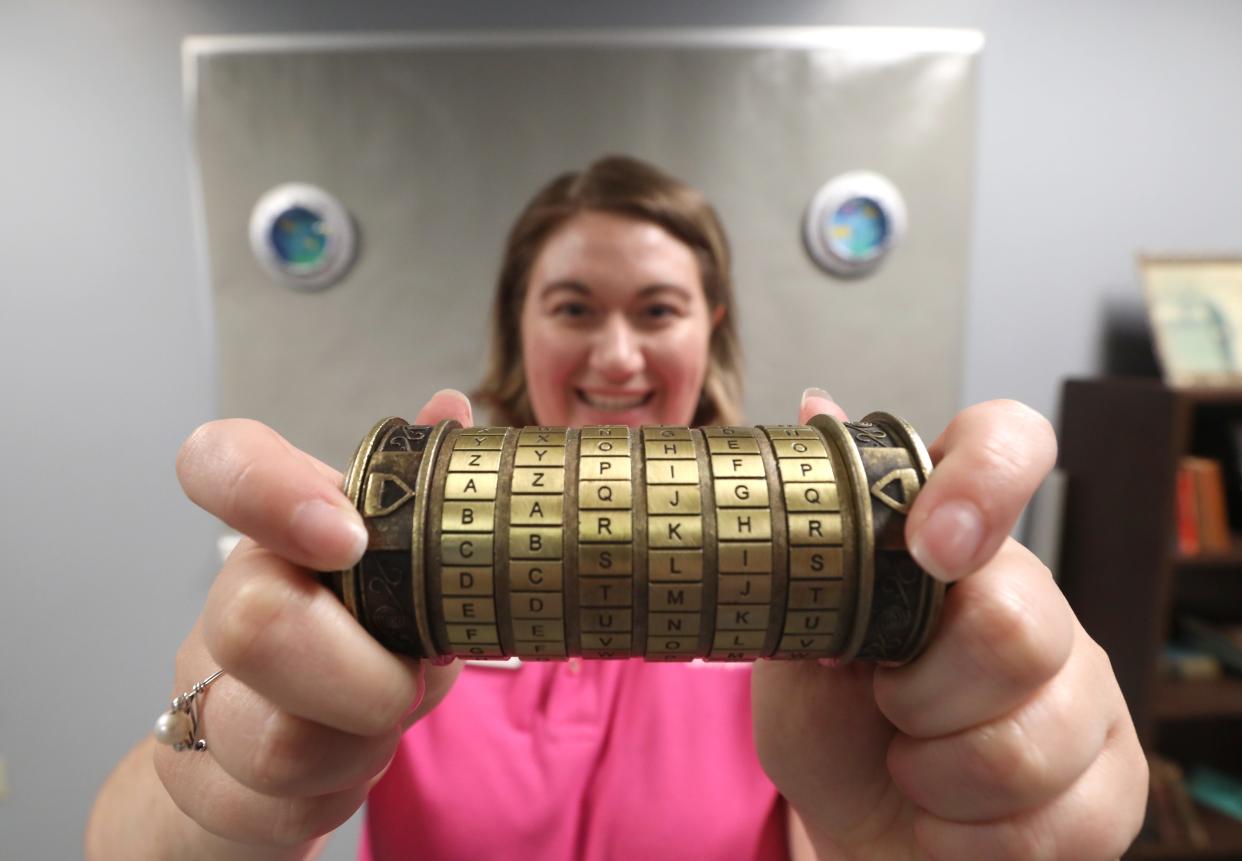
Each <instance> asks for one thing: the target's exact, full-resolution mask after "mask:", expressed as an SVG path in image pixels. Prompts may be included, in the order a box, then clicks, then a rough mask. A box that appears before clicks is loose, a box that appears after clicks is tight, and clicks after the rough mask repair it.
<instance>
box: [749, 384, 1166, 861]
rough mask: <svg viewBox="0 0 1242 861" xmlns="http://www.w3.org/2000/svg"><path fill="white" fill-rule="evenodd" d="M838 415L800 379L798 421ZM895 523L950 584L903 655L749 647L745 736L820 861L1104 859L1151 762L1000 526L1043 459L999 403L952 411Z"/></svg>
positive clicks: (1039, 473)
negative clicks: (749, 724)
mask: <svg viewBox="0 0 1242 861" xmlns="http://www.w3.org/2000/svg"><path fill="white" fill-rule="evenodd" d="M816 413H828V414H832V415H836V416H837V417H838V418H841V419H844V418H845V416H844V414H843V413H842V412H841V409H840V407H838V406H837V405H836V404H835V403H833V402H832V401H831V400H827V399H826V398H821V397H819V396H817V395H814V394H810V395H809V396H808V397H806V398H804V402H803V405H802V410H801V415H800V417H799V420H800V421H802V422H805V421H807V420H808V419H809V417H810V416H812V415H815V414H816ZM930 451H931V454H932V458H933V460H934V461H935V462H936V464H937V465H936V469H935V470H934V471H933V473H932V475H931V477H930V478H929V480H928V482H927V484H926V486H925V487H924V488H923V489H922V491H921V492H920V493H919V495H918V498H917V499H916V501H915V504H914V506H913V507H912V509H911V511H910V516H909V520H908V522H907V524H906V527H907V528H906V540H907V542H908V544H909V546H910V548H911V551H912V553H913V554H914V555H915V557H916V559H917V561H918V562H919V563H920V564H921V565H922V566H923V567H924V568H926V569H927V570H928V571H930V572H931V573H932V574H933V575H934V576H936V577H939V578H940V579H943V580H947V581H956V585H955V586H954V587H953V588H952V589H950V590H949V591H948V593H947V595H946V598H945V603H944V609H943V613H942V615H941V620H940V624H939V627H938V630H937V631H936V633H935V635H934V636H933V638H932V640H931V642H930V643H929V644H928V646H927V649H926V650H925V651H924V652H923V654H922V655H920V656H919V657H918V658H917V659H916V660H914V661H912V662H911V663H909V664H906V665H905V666H902V667H896V668H890V667H877V666H875V665H874V664H865V663H853V664H848V665H844V666H839V667H837V666H825V665H821V664H819V663H816V662H814V661H761V662H759V663H758V664H757V665H756V667H755V671H754V683H753V704H754V705H753V708H754V722H755V738H756V745H757V748H758V751H759V756H760V759H761V760H762V762H763V766H764V769H765V770H766V771H767V773H768V775H769V777H771V779H772V781H773V782H774V783H775V784H776V786H777V788H778V789H779V790H780V791H781V793H782V794H783V795H784V796H785V798H786V799H787V800H788V801H789V803H790V805H791V806H792V808H793V809H794V810H796V811H797V813H798V815H799V817H800V818H801V820H802V822H803V824H804V825H805V827H806V830H807V833H808V835H809V836H810V838H811V842H812V843H813V844H814V845H815V847H816V849H817V850H818V854H819V856H820V859H821V861H827V859H828V858H842V857H843V858H851V859H852V858H884V859H894V858H907V857H918V858H923V857H930V858H937V859H941V858H942V859H957V858H987V859H1010V858H1012V859H1022V861H1032V859H1044V858H1049V859H1052V858H1055V859H1079V858H1081V859H1104V858H1116V857H1118V856H1119V855H1120V854H1121V853H1122V852H1123V851H1125V849H1126V847H1127V846H1129V845H1130V843H1131V841H1132V840H1133V839H1134V836H1135V835H1136V834H1137V833H1138V830H1139V828H1140V826H1141V824H1142V821H1143V815H1144V810H1145V806H1146V801H1147V762H1146V759H1145V757H1144V755H1143V751H1142V749H1141V748H1140V746H1139V743H1138V738H1137V736H1136V734H1135V731H1134V725H1133V723H1132V722H1131V720H1130V714H1129V711H1128V710H1127V708H1126V704H1125V701H1124V699H1123V698H1122V695H1121V690H1120V688H1119V687H1118V685H1117V679H1116V677H1115V676H1114V674H1113V670H1112V666H1111V664H1110V663H1109V659H1108V655H1107V654H1105V652H1104V651H1103V649H1101V648H1100V647H1099V646H1098V645H1097V644H1096V643H1095V642H1094V641H1093V640H1092V639H1091V638H1090V637H1089V636H1088V635H1087V633H1086V632H1085V631H1084V630H1083V628H1082V626H1081V625H1080V624H1079V622H1078V619H1077V618H1076V617H1075V616H1074V613H1073V611H1072V610H1071V609H1070V607H1069V605H1068V604H1067V603H1066V601H1065V598H1064V597H1063V596H1062V594H1061V591H1060V589H1059V588H1058V587H1057V584H1056V583H1055V582H1053V580H1052V577H1051V576H1050V575H1049V572H1048V569H1047V568H1045V567H1044V566H1043V565H1042V564H1041V563H1040V562H1039V560H1038V559H1036V558H1035V556H1034V555H1033V554H1032V553H1031V552H1030V551H1028V550H1027V549H1026V548H1025V547H1023V546H1022V545H1021V544H1019V543H1018V542H1016V541H1014V540H1013V539H1012V538H1009V537H1008V536H1009V532H1010V530H1011V529H1012V528H1013V525H1014V523H1015V522H1016V520H1017V518H1018V515H1019V514H1020V513H1021V511H1022V509H1023V507H1024V506H1025V505H1026V503H1027V501H1028V500H1029V499H1030V497H1031V495H1032V494H1033V493H1034V491H1035V489H1036V487H1038V485H1039V483H1040V482H1041V481H1042V480H1043V478H1044V476H1045V475H1046V474H1047V472H1048V470H1049V469H1050V468H1051V467H1052V464H1053V462H1054V461H1055V458H1056V440H1055V436H1054V435H1053V432H1052V430H1051V428H1050V426H1049V424H1048V422H1047V421H1046V420H1045V419H1044V418H1043V417H1042V416H1040V415H1039V414H1037V413H1035V412H1034V411H1033V410H1031V409H1029V408H1028V407H1025V406H1023V405H1021V404H1018V403H1015V402H1013V401H991V402H988V403H984V404H979V405H977V406H974V407H971V408H969V409H967V410H964V411H963V412H962V413H960V414H959V415H958V416H957V417H956V418H955V419H954V420H953V421H952V423H950V425H949V427H948V428H947V429H946V430H945V432H944V433H943V434H942V435H941V437H940V438H939V439H938V440H936V442H935V443H934V444H933V445H932V446H931V449H930Z"/></svg>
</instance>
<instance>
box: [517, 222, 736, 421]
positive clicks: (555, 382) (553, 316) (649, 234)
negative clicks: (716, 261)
mask: <svg viewBox="0 0 1242 861" xmlns="http://www.w3.org/2000/svg"><path fill="white" fill-rule="evenodd" d="M712 326H713V322H712V319H711V315H710V314H709V312H708V308H707V300H706V299H705V297H704V295H703V286H702V281H701V279H700V276H699V266H698V260H697V259H696V258H695V256H694V252H693V251H691V250H690V248H689V247H688V246H686V245H684V244H683V243H682V242H681V241H680V240H678V239H676V238H674V237H673V236H672V235H671V234H669V233H667V232H666V231H665V230H664V229H663V228H662V227H660V226H658V225H656V224H652V223H651V222H648V221H640V220H638V219H634V218H627V217H625V216H621V215H614V214H612V213H605V212H584V213H580V214H578V215H575V216H574V217H573V218H571V219H570V220H569V221H567V222H566V223H565V224H563V225H561V227H560V228H559V229H558V230H556V231H555V232H554V233H553V234H552V235H551V236H550V237H548V239H547V240H546V242H545V243H544V246H543V248H542V249H541V250H540V252H539V255H538V257H537V258H536V259H535V263H534V266H533V267H532V268H531V274H530V283H529V285H528V289H527V292H526V300H525V302H524V303H523V306H522V319H521V327H522V328H521V333H522V357H523V362H524V364H525V367H526V387H527V390H528V392H529V393H530V399H531V405H532V407H533V409H534V413H535V417H536V420H537V421H538V423H539V424H541V425H569V426H571V427H576V426H581V425H588V424H618V425H629V426H630V427H637V426H639V425H652V424H673V425H686V424H689V423H690V421H691V419H692V418H693V416H694V411H695V407H696V406H697V405H698V402H699V393H700V391H701V390H702V388H703V379H704V377H705V375H706V373H707V355H708V343H709V340H710V338H711V331H712Z"/></svg>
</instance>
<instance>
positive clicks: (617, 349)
mask: <svg viewBox="0 0 1242 861" xmlns="http://www.w3.org/2000/svg"><path fill="white" fill-rule="evenodd" d="M642 369H643V351H642V345H641V344H640V343H639V339H638V333H636V332H635V331H634V329H633V327H632V326H630V323H629V321H628V320H626V319H625V317H624V316H623V315H620V314H613V315H610V316H609V317H608V319H607V320H606V321H605V323H604V325H603V327H601V329H600V330H599V333H598V337H597V338H596V340H595V344H594V345H593V346H592V349H591V370H592V371H595V372H596V373H598V374H599V375H600V376H602V377H604V378H605V379H606V380H608V381H610V382H616V383H620V382H624V381H625V380H627V379H629V378H630V377H632V376H634V375H635V374H637V373H639V372H640V371H642Z"/></svg>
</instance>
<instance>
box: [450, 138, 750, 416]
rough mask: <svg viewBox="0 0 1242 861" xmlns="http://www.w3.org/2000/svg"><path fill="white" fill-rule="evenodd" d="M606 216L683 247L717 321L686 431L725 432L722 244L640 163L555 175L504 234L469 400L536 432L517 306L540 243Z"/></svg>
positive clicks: (729, 305)
mask: <svg viewBox="0 0 1242 861" xmlns="http://www.w3.org/2000/svg"><path fill="white" fill-rule="evenodd" d="M586 211H598V212H611V213H616V214H618V215H625V216H629V217H631V218H637V219H640V220H642V221H649V222H652V223H654V224H657V225H659V226H660V227H662V228H664V230H666V231H667V232H668V233H669V234H671V235H672V236H675V237H676V238H677V239H679V240H680V241H681V242H683V243H685V244H686V245H687V246H688V247H689V248H690V250H691V251H693V252H694V255H695V257H696V258H697V259H698V262H699V274H700V277H701V279H702V282H703V294H704V297H705V298H706V299H707V307H708V313H709V315H711V316H712V317H713V318H714V317H715V315H716V313H717V310H716V309H718V308H722V309H723V310H724V315H723V318H722V319H721V320H720V321H719V323H717V324H716V325H715V326H714V327H713V328H712V334H711V341H710V343H709V345H708V354H709V355H708V362H707V375H706V377H705V378H704V381H703V391H702V394H701V395H700V396H699V404H698V406H697V407H696V408H695V411H694V418H693V420H692V424H694V425H696V426H699V425H717V424H719V425H727V424H734V423H736V422H738V421H740V419H741V399H742V370H741V347H740V345H739V343H738V337H737V326H736V324H735V322H734V317H735V311H734V308H735V306H734V302H733V284H732V275H731V271H730V258H729V242H728V239H727V238H726V237H725V233H724V228H723V227H722V226H721V224H720V219H719V217H718V216H717V215H716V211H715V210H714V209H713V208H712V206H711V204H710V203H708V202H707V199H706V198H705V197H704V196H703V195H702V194H701V193H700V192H698V191H697V190H695V189H694V188H691V187H690V186H688V185H686V184H685V183H683V182H681V181H679V180H677V179H674V178H673V177H671V176H669V175H668V174H665V173H663V172H661V171H660V170H658V169H656V168H655V167H653V166H652V165H650V164H647V163H646V162H643V161H639V160H638V159H635V158H629V157H626V156H607V157H605V158H601V159H599V160H598V161H596V162H594V163H593V164H591V165H590V166H589V167H587V169H586V170H583V171H571V172H568V173H563V174H561V175H560V176H558V177H556V178H555V179H553V180H552V181H551V182H550V183H548V184H547V185H546V186H544V187H543V188H542V189H540V190H539V192H538V193H537V194H536V195H535V196H534V198H532V199H531V201H530V203H528V204H527V205H526V208H525V209H524V210H523V211H522V214H521V215H520V216H518V219H517V221H516V222H515V223H514V225H513V227H512V228H511V229H510V230H509V237H508V240H507V241H506V243H505V253H504V260H503V262H502V264H501V267H500V276H499V278H498V280H497V284H496V296H495V299H494V301H493V303H492V338H491V350H490V359H489V361H488V370H487V375H486V376H485V377H484V378H483V382H482V383H481V384H480V385H479V387H478V389H477V390H476V391H475V392H474V398H475V400H476V401H478V402H479V403H481V404H486V405H487V406H488V407H490V408H491V411H492V419H491V420H492V421H493V422H494V423H497V424H502V425H509V426H512V427H521V426H524V425H533V424H537V422H536V421H535V416H534V413H533V411H532V409H531V404H530V397H529V395H528V393H527V391H526V368H525V364H524V363H523V361H522V341H521V333H520V332H519V325H520V320H521V314H522V302H523V300H524V299H525V298H526V290H527V286H528V282H529V280H530V273H531V269H532V268H533V266H534V264H535V259H536V258H537V257H538V256H539V252H540V251H541V250H542V249H543V244H544V242H545V241H546V240H547V239H548V237H549V236H551V235H552V233H553V232H554V231H556V229H557V228H559V227H560V226H561V225H562V224H564V223H565V222H566V221H568V220H569V219H570V218H572V217H573V216H574V215H577V214H578V213H580V212H586Z"/></svg>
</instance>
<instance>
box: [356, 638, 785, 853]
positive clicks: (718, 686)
mask: <svg viewBox="0 0 1242 861" xmlns="http://www.w3.org/2000/svg"><path fill="white" fill-rule="evenodd" d="M358 857H359V858H360V859H362V861H371V859H375V861H390V859H398V858H400V859H405V858H409V859H419V861H456V859H463V861H464V859H471V861H475V859H495V861H505V859H515V861H530V859H538V860H539V861H558V859H586V861H604V859H627V861H628V859H641V861H659V859H665V858H668V859H677V861H684V859H688V858H694V859H703V861H710V859H730V861H741V859H755V861H761V859H762V861H767V859H784V858H787V857H788V851H787V848H786V844H785V806H784V803H783V801H782V800H781V798H780V796H779V794H778V793H777V791H776V788H775V787H774V786H773V785H772V783H771V781H769V780H768V778H767V776H766V775H765V774H764V773H763V770H762V769H761V768H760V766H759V760H758V757H757V756H756V754H755V748H754V742H753V740H752V737H751V719H750V665H749V664H722V663H703V662H695V663H692V664H686V663H669V664H659V663H645V662H643V661H641V660H629V661H570V662H548V663H537V662H526V663H524V664H523V665H522V666H521V668H520V669H517V670H509V669H500V668H493V667H475V666H467V667H466V668H465V670H463V672H462V674H461V677H460V678H459V679H458V681H457V684H456V685H455V686H454V688H453V690H452V692H451V693H450V694H449V695H448V697H447V698H446V699H445V700H444V702H442V703H441V704H440V705H439V707H437V708H436V709H435V710H434V711H433V712H432V713H431V714H430V715H429V716H427V717H426V718H424V719H423V720H422V721H420V722H419V723H418V724H416V725H415V726H414V727H412V728H411V729H410V731H409V732H407V733H406V734H405V736H404V738H403V739H402V741H401V746H400V748H399V749H398V752H397V755H396V758H395V759H394V760H393V763H392V766H391V767H390V768H389V770H388V773H387V774H386V775H384V778H383V780H381V781H380V782H379V783H378V784H377V785H376V786H375V788H374V789H373V790H372V792H371V796H370V799H369V803H368V809H367V823H366V828H365V831H364V833H363V838H362V845H361V847H360V850H359V856H358Z"/></svg>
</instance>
